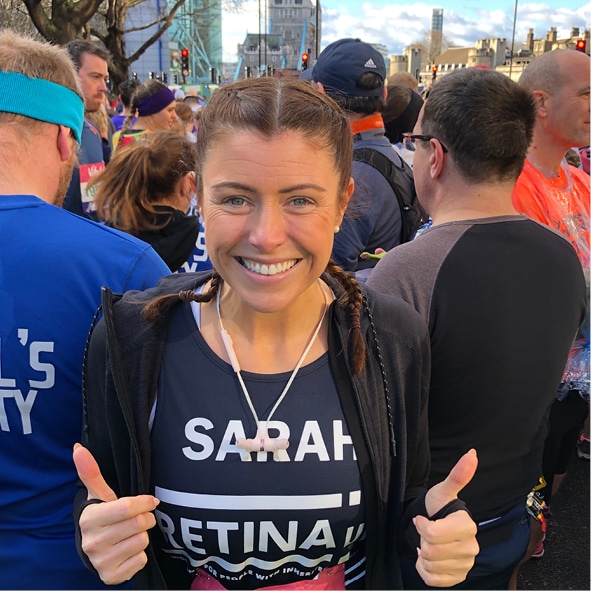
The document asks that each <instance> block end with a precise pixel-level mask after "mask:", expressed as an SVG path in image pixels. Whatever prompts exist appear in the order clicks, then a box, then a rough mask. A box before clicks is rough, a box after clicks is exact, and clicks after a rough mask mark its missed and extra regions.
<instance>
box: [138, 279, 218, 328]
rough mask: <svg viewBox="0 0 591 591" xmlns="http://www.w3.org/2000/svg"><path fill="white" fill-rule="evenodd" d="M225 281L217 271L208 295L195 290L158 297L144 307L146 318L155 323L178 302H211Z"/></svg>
mask: <svg viewBox="0 0 591 591" xmlns="http://www.w3.org/2000/svg"><path fill="white" fill-rule="evenodd" d="M222 282H223V280H222V278H221V277H220V275H219V273H218V272H217V271H214V272H213V274H212V276H211V285H210V288H209V290H208V291H207V292H206V293H195V288H193V289H183V290H181V291H179V292H178V293H171V294H168V295H163V296H158V297H156V298H154V299H153V300H150V301H149V302H148V303H147V304H145V305H144V308H143V312H144V318H145V319H146V320H147V321H148V322H154V321H155V320H156V319H157V318H158V317H159V316H161V315H162V313H163V312H164V311H165V310H167V309H168V308H170V307H171V306H172V305H173V304H175V303H176V302H178V301H179V300H180V301H181V302H210V301H211V300H212V299H213V298H214V297H215V296H216V295H217V292H218V290H219V288H220V286H221V284H222Z"/></svg>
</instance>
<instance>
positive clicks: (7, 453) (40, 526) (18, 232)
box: [0, 30, 169, 589]
mask: <svg viewBox="0 0 591 591" xmlns="http://www.w3.org/2000/svg"><path fill="white" fill-rule="evenodd" d="M0 47H1V48H2V51H1V52H0V88H2V92H1V93H0V136H1V137H2V142H1V144H0V161H1V162H2V163H3V165H2V166H1V167H0V310H1V313H0V587H2V588H3V589H100V588H104V585H103V584H102V583H101V581H100V580H99V579H98V577H97V576H96V575H95V574H94V573H91V572H90V571H88V570H86V568H85V567H84V566H83V564H82V562H81V561H80V559H79V558H78V555H77V553H76V546H75V540H74V527H73V523H72V517H71V507H72V501H73V499H74V496H75V494H76V482H77V477H76V471H75V469H74V464H73V462H72V447H73V445H74V443H75V442H77V441H78V440H79V439H80V435H81V430H82V397H81V391H82V383H81V382H82V364H83V357H84V348H85V343H86V338H87V334H88V330H89V328H90V326H91V324H92V321H93V317H94V315H95V312H96V310H97V308H98V306H99V305H100V298H101V286H108V287H110V288H111V289H113V290H115V291H118V292H120V291H125V290H128V289H145V288H147V287H150V286H152V285H154V284H155V283H156V282H157V281H158V279H159V278H160V277H161V276H163V275H165V274H168V273H169V271H168V268H167V267H166V265H165V264H164V262H163V261H162V260H161V259H160V257H158V255H157V254H156V253H155V252H154V251H153V250H152V248H151V247H150V246H148V245H147V244H145V243H143V242H141V241H139V240H137V239H135V238H133V237H132V236H129V235H128V234H123V233H120V232H118V231H116V230H112V229H109V228H107V227H105V226H103V225H99V224H96V223H94V222H92V221H91V220H88V219H85V218H82V217H79V216H76V215H74V214H72V213H70V212H69V211H65V210H63V209H61V208H60V207H59V206H60V205H61V203H62V201H63V199H64V195H65V193H66V190H67V188H68V185H69V182H70V178H71V175H72V169H73V167H74V163H75V162H76V151H77V149H78V145H79V143H80V141H81V138H82V134H83V131H82V130H83V124H84V102H83V98H82V97H83V95H82V92H81V88H80V83H79V80H78V77H77V74H76V70H75V68H74V66H73V64H72V62H71V61H70V59H69V57H68V54H67V53H66V51H65V50H63V49H60V48H58V47H55V46H52V45H50V44H47V43H41V42H38V41H33V40H31V39H26V38H23V37H20V36H18V35H16V34H15V33H13V32H10V31H7V30H5V31H3V32H2V33H0ZM31 162H34V163H35V166H31ZM105 427H106V426H105Z"/></svg>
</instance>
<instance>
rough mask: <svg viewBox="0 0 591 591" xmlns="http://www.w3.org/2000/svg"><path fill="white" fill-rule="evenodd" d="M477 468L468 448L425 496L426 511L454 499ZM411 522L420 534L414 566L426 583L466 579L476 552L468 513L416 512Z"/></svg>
mask: <svg viewBox="0 0 591 591" xmlns="http://www.w3.org/2000/svg"><path fill="white" fill-rule="evenodd" d="M477 467H478V458H477V456H476V450H474V449H471V450H470V451H469V452H467V453H466V454H464V455H463V456H462V457H461V458H460V459H459V460H458V463H457V464H456V465H455V466H454V467H453V468H452V470H451V472H450V473H449V474H448V476H447V478H446V479H445V480H444V481H443V482H440V483H439V484H436V485H435V486H433V487H431V488H430V489H429V491H428V492H427V496H426V498H425V506H426V508H427V513H428V514H429V515H434V514H435V513H437V511H439V510H440V509H442V508H443V507H445V505H447V504H448V503H449V502H451V501H453V500H454V499H457V496H458V493H459V492H460V491H461V490H462V489H463V488H464V487H465V486H466V485H467V484H468V483H469V482H470V480H472V477H473V476H474V473H475V472H476V468H477ZM413 521H414V524H415V527H416V528H417V531H418V533H419V535H420V536H421V547H420V548H419V549H418V550H419V557H418V559H417V562H416V569H417V572H418V573H419V575H421V577H422V579H423V580H424V581H425V583H427V585H430V586H432V587H450V586H452V585H456V584H458V583H461V582H462V581H463V580H465V578H466V575H467V574H468V571H469V570H470V569H471V568H472V566H473V565H474V558H475V557H476V555H477V554H478V551H479V547H478V542H477V541H476V524H475V523H474V521H473V520H472V518H471V517H470V515H469V514H468V513H467V512H466V511H462V510H460V511H456V512H454V513H452V514H450V515H448V516H447V517H444V518H442V519H438V520H436V521H430V520H429V519H427V518H426V517H423V516H422V515H417V516H416V517H415V518H414V520H413Z"/></svg>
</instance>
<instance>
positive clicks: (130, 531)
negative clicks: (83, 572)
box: [73, 443, 159, 585]
mask: <svg viewBox="0 0 591 591" xmlns="http://www.w3.org/2000/svg"><path fill="white" fill-rule="evenodd" d="M73 458H74V464H75V465H76V470H78V476H79V478H80V480H81V481H82V482H83V484H84V486H85V487H86V489H87V490H88V499H89V500H90V499H100V500H101V501H104V502H103V503H96V504H92V505H88V506H87V507H86V508H85V509H84V510H83V511H82V514H81V515H80V531H81V533H82V550H83V551H84V553H85V554H86V556H88V558H89V560H90V562H91V563H92V565H93V566H94V568H95V569H96V570H97V572H98V573H99V576H100V578H101V580H102V581H103V582H104V583H106V584H107V585H116V584H118V583H122V582H124V581H127V580H129V579H131V577H133V575H135V574H136V573H137V572H138V571H140V570H141V569H142V568H143V567H144V566H145V565H146V562H147V561H148V557H147V555H146V552H145V549H146V548H147V546H148V543H149V537H148V530H149V529H151V528H152V527H154V526H155V525H156V518H155V517H154V515H153V513H152V511H154V509H155V508H156V506H157V505H158V503H159V501H158V499H157V498H156V497H153V496H152V495H138V496H136V497H124V498H122V499H118V498H117V496H116V495H115V493H114V492H113V490H112V489H111V488H110V487H109V486H108V484H107V483H106V482H105V479H104V478H103V476H102V474H101V471H100V468H99V466H98V464H97V463H96V460H95V459H94V457H93V456H92V454H91V453H90V452H89V451H88V450H87V449H86V448H85V447H83V446H82V445H80V444H79V443H77V444H76V445H75V446H74V454H73Z"/></svg>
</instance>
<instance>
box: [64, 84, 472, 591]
mask: <svg viewBox="0 0 591 591" xmlns="http://www.w3.org/2000/svg"><path fill="white" fill-rule="evenodd" d="M196 147H197V167H196V178H197V200H198V204H199V208H200V211H201V214H202V216H203V220H204V225H205V232H206V243H207V246H208V250H209V253H210V257H211V260H212V262H213V264H214V267H215V270H214V271H213V272H212V273H200V274H185V275H183V276H170V277H168V278H165V279H163V280H162V281H161V282H160V284H159V285H158V286H157V287H156V288H155V289H154V290H149V291H146V292H134V293H131V292H130V293H127V294H124V295H123V296H122V297H121V296H115V295H113V294H110V293H109V292H108V291H107V292H106V293H105V297H104V299H103V303H104V307H103V314H104V315H103V319H102V320H101V321H100V322H99V324H98V325H97V328H96V329H95V331H94V332H93V334H92V337H91V341H90V346H89V351H88V356H87V360H86V368H85V375H86V380H85V383H86V386H87V387H86V390H85V393H84V396H85V401H86V406H85V408H86V415H85V422H86V429H85V432H84V433H85V435H84V441H83V443H84V445H85V446H86V448H87V449H86V448H84V447H78V448H77V449H76V450H75V451H74V460H75V462H76V465H77V468H78V471H79V475H80V478H81V481H82V483H83V485H84V486H83V487H82V488H81V491H80V493H79V495H78V497H77V501H76V517H75V521H76V522H77V523H78V524H79V527H80V530H81V536H80V540H81V545H80V554H81V556H82V558H83V560H84V561H85V563H86V564H87V565H88V566H89V568H96V569H97V570H98V571H99V573H100V575H101V578H102V579H103V580H104V581H107V582H108V583H119V582H121V581H124V580H127V579H129V578H130V577H132V576H133V575H135V574H136V573H138V576H137V581H136V584H137V586H138V587H141V588H144V589H149V588H152V589H161V588H166V587H168V588H177V589H182V588H185V589H186V588H192V589H224V588H225V589H255V588H258V587H260V586H261V584H264V586H273V588H276V589H283V588H285V589H304V588H306V589H344V588H345V587H346V586H349V587H351V586H352V585H355V588H363V587H366V588H369V589H373V588H383V589H385V588H400V585H401V578H400V570H399V561H398V557H399V552H400V551H401V549H403V548H406V550H405V552H412V553H415V556H417V554H416V548H417V547H419V545H420V547H421V555H420V556H417V568H418V569H419V571H420V572H421V573H422V574H423V576H424V577H425V580H426V581H427V582H428V583H429V584H432V585H439V586H442V585H450V584H454V583H456V582H459V581H461V580H463V578H464V577H465V575H466V573H467V572H468V570H469V569H470V567H471V565H472V563H473V560H474V555H475V554H476V552H477V549H478V548H477V544H476V542H475V531H476V528H475V525H474V523H473V522H472V520H471V518H470V517H469V515H468V513H467V512H465V511H462V510H460V511H455V509H457V508H458V505H459V501H458V500H457V493H458V492H459V490H460V489H461V488H462V487H463V486H464V485H465V484H466V483H467V482H469V480H470V479H471V477H472V474H473V472H474V470H475V468H476V464H477V460H476V456H475V454H474V453H473V452H469V453H468V454H466V455H465V456H464V457H462V458H461V460H460V461H459V463H458V465H457V466H456V467H455V468H454V471H453V477H452V478H448V479H447V480H446V481H444V482H443V483H440V484H438V485H436V486H435V487H433V488H432V489H431V490H429V491H428V492H427V491H426V487H425V486H424V484H425V478H426V476H427V471H428V463H429V460H428V455H427V453H426V450H427V445H428V442H427V433H426V424H427V423H426V415H425V412H424V409H425V406H426V395H427V384H428V377H429V367H430V354H429V341H428V336H427V332H426V327H425V326H424V324H423V323H422V321H421V320H420V319H419V317H418V315H417V313H416V312H415V311H414V310H413V309H411V308H410V306H408V305H406V304H404V303H403V302H402V301H401V300H398V299H393V298H388V297H384V296H381V295H378V294H376V293H373V292H371V291H370V290H368V289H367V288H366V287H365V286H364V285H360V284H358V283H357V282H356V281H355V279H353V278H352V277H351V276H350V275H349V274H347V273H345V272H344V271H342V270H341V269H339V268H338V267H337V266H336V265H334V264H333V263H332V262H331V261H330V253H331V249H332V242H333V236H334V233H335V232H337V231H338V229H339V224H340V222H341V219H342V217H343V212H344V210H345V208H346V206H347V202H348V199H349V197H350V195H351V193H352V190H353V183H352V180H351V162H352V134H351V131H350V128H349V125H348V121H347V119H346V118H345V116H344V115H343V113H342V112H341V111H340V109H339V108H338V107H337V106H336V104H335V103H334V102H333V101H332V100H331V99H330V98H328V97H327V96H326V95H324V94H321V93H319V92H318V91H317V90H316V89H314V88H313V87H312V86H311V85H309V84H306V83H303V82H300V81H298V80H292V79H289V78H262V79H250V80H246V81H242V82H238V83H236V84H233V85H231V86H228V87H226V88H222V89H220V90H219V91H217V92H216V93H215V94H214V95H213V97H212V98H211V99H210V101H209V103H208V105H207V106H206V107H205V108H204V109H203V115H202V118H201V121H200V125H199V130H198V138H197V144H196ZM105 376H107V379H106V381H105ZM107 414H108V419H107ZM107 421H108V424H109V430H108V432H107V431H105V428H104V425H105V424H106V422H107ZM91 454H92V455H91ZM95 459H96V462H98V466H97V463H96V462H95ZM119 497H128V498H127V499H120V500H117V499H118V498H119ZM97 499H100V500H103V501H105V502H104V503H100V504H97V503H96V500H97ZM156 505H158V509H157V510H156V511H155V514H152V511H154V509H155V507H156ZM444 507H445V512H444V513H441V512H440V509H442V508H444ZM460 508H461V504H460ZM437 512H439V514H438V515H434V514H435V513H437ZM446 515H447V516H446ZM415 516H416V520H415V522H414V523H413V520H412V518H413V517H415ZM428 516H435V517H436V518H438V521H437V522H436V523H435V522H430V521H429V520H428ZM154 526H156V527H154ZM148 531H149V532H150V533H149V535H148V533H147V532H148ZM449 531H453V532H454V535H453V536H452V538H453V539H452V538H450V536H448V534H447V532H449ZM105 533H106V535H105ZM427 533H428V539H429V541H427V537H425V536H426V534H427ZM407 536H408V537H407ZM427 556H429V559H428V561H427V559H426V557H427ZM165 586H166V587H165Z"/></svg>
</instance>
